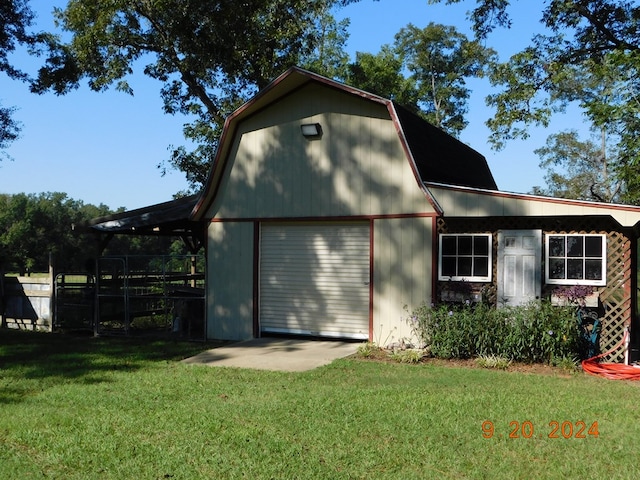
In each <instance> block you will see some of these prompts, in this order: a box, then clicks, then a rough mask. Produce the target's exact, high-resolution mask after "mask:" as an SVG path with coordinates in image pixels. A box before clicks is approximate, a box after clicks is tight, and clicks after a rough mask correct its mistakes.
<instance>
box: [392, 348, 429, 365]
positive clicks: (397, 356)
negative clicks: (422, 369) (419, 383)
mask: <svg viewBox="0 0 640 480" xmlns="http://www.w3.org/2000/svg"><path fill="white" fill-rule="evenodd" d="M423 356H424V352H423V351H422V350H416V349H409V350H396V351H394V352H393V353H392V354H391V359H392V360H395V361H396V362H400V363H420V360H422V357H423Z"/></svg>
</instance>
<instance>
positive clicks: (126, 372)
mask: <svg viewBox="0 0 640 480" xmlns="http://www.w3.org/2000/svg"><path fill="white" fill-rule="evenodd" d="M201 348H202V345H194V344H181V343H172V342H151V341H141V340H131V339H113V338H111V339H105V338H98V339H94V338H73V337H66V336H62V335H52V334H37V333H26V332H8V331H0V409H1V410H0V412H1V414H0V478H3V479H4V478H20V479H30V478H60V479H62V478H64V479H94V478H95V479H127V478H135V479H169V478H171V479H199V478H202V479H210V478H220V479H227V478H228V479H235V478H250V479H271V478H287V479H294V478H299V479H314V478H318V479H325V478H332V479H375V478H381V479H395V478H409V479H413V478H415V479H423V478H443V479H449V478H450V479H483V478H486V479H507V478H509V479H511V478H528V479H536V478H563V479H565V478H567V479H572V478H580V479H581V480H582V479H601V478H616V479H621V478H622V479H626V478H628V479H635V478H640V465H638V463H637V462H636V455H635V441H636V439H637V438H638V436H639V434H640V410H639V409H638V408H637V402H638V398H640V391H639V388H640V386H638V384H636V383H631V382H614V381H610V380H604V379H600V378H595V377H590V376H586V375H570V376H569V375H567V376H549V375H531V374H522V373H515V372H505V371H499V370H488V369H465V368H453V367H446V366H435V365H430V364H419V365H408V364H401V363H389V362H374V361H367V360H361V359H356V358H352V359H343V360H339V361H336V362H334V363H332V364H331V365H329V366H326V367H322V368H319V369H316V370H313V371H310V372H304V373H282V372H265V371H253V370H243V369H232V368H212V367H205V366H194V365H185V364H181V363H179V362H177V360H178V359H180V358H183V357H185V356H188V355H191V354H192V353H195V351H196V350H198V349H201ZM489 421H490V422H492V425H493V431H492V432H491V431H490V426H491V425H490V424H489V423H486V422H489ZM552 421H556V422H559V424H562V423H563V422H571V425H572V426H574V425H576V422H578V421H584V422H585V423H587V424H588V426H591V425H592V424H593V422H598V433H599V435H598V437H597V438H596V437H595V436H594V435H585V437H586V438H575V435H573V434H572V435H571V438H563V437H562V435H561V434H559V435H558V437H559V438H549V436H548V435H549V433H551V430H552V427H550V426H549V423H550V422H552ZM512 422H518V424H517V425H515V424H514V425H510V424H511V423H512ZM525 422H531V423H530V425H531V426H533V429H534V435H532V436H531V438H522V437H523V435H522V432H523V429H524V426H523V425H524V423H525ZM483 427H484V429H485V430H486V432H487V433H485V435H487V436H488V435H489V433H492V434H493V435H492V437H491V438H484V436H483ZM515 427H517V432H518V435H519V438H509V434H510V432H512V431H513V430H516V428H515ZM565 431H566V432H567V433H568V427H567V428H566V430H565ZM524 432H525V434H526V435H527V436H528V434H529V432H530V430H529V424H526V429H524ZM558 433H561V432H558ZM584 433H585V434H586V431H585V432H584Z"/></svg>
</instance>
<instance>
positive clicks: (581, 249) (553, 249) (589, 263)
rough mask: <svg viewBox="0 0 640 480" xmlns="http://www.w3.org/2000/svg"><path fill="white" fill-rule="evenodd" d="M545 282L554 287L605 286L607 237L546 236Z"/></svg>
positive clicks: (581, 235) (580, 235)
mask: <svg viewBox="0 0 640 480" xmlns="http://www.w3.org/2000/svg"><path fill="white" fill-rule="evenodd" d="M545 245H546V263H545V281H546V283H548V284H555V285H606V282H607V237H606V235H584V234H573V233H571V234H552V235H547V236H546V239H545Z"/></svg>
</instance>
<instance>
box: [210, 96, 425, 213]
mask: <svg viewBox="0 0 640 480" xmlns="http://www.w3.org/2000/svg"><path fill="white" fill-rule="evenodd" d="M311 122H313V123H316V122H317V123H320V125H321V126H322V130H323V135H322V137H321V138H319V139H314V140H308V139H305V138H304V137H303V136H302V134H301V132H300V125H301V124H302V123H311ZM234 141H235V144H234V147H233V148H232V149H231V152H230V158H229V163H228V165H227V173H226V178H225V179H224V180H223V195H218V196H217V200H216V202H214V205H213V207H212V210H211V211H210V212H209V215H211V216H215V217H217V218H291V217H307V216H308V217H316V216H350V215H380V214H397V213H416V212H425V211H428V212H431V211H433V209H432V207H431V205H430V204H429V203H428V201H427V199H426V197H425V195H424V193H423V191H422V190H421V188H420V187H419V185H418V183H417V181H416V179H415V177H414V175H413V171H412V170H411V168H410V165H409V162H408V161H407V158H406V155H405V152H404V150H403V149H402V145H401V142H400V139H399V137H398V134H397V132H396V129H395V126H394V124H393V122H392V121H391V120H390V117H389V114H388V111H387V109H386V107H384V106H383V105H380V104H377V103H373V102H370V101H366V100H364V99H361V98H358V97H354V96H353V95H348V94H345V93H343V92H339V91H336V90H332V89H329V88H327V87H324V86H321V85H315V84H314V85H309V86H306V87H304V88H302V89H301V90H299V91H297V92H295V93H293V94H292V95H290V96H288V97H286V98H284V99H282V100H281V101H280V102H279V103H278V104H276V105H272V106H270V108H269V109H267V110H265V111H262V112H259V113H257V114H256V115H254V116H252V117H249V118H248V119H246V120H244V121H243V122H242V123H241V124H240V125H239V130H238V132H237V134H236V136H235V138H234ZM229 170H230V173H229Z"/></svg>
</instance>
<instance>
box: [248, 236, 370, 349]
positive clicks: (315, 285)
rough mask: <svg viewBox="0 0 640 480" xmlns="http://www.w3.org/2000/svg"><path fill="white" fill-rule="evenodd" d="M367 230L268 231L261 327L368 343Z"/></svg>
mask: <svg viewBox="0 0 640 480" xmlns="http://www.w3.org/2000/svg"><path fill="white" fill-rule="evenodd" d="M369 262H370V259H369V226H368V224H349V225H346V224H341V225H337V224H323V225H320V224H314V225H274V224H271V225H264V226H263V227H262V230H261V252H260V327H261V330H262V331H264V332H288V333H299V334H312V335H326V336H336V337H350V338H362V339H366V338H368V330H369V295H370V294H369V286H368V285H369V279H370V266H369Z"/></svg>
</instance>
